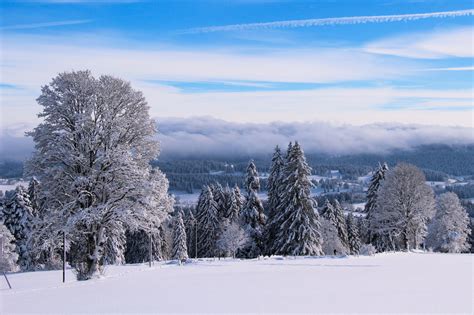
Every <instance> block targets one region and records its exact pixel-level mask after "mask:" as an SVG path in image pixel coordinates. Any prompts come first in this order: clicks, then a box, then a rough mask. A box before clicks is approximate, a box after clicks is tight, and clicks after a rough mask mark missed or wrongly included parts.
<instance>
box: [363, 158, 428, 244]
mask: <svg viewBox="0 0 474 315" xmlns="http://www.w3.org/2000/svg"><path fill="white" fill-rule="evenodd" d="M376 209H377V210H376V211H375V212H374V214H373V215H372V216H371V217H370V218H369V226H370V229H371V233H375V235H376V236H377V237H376V239H377V242H375V243H373V245H375V247H376V248H377V250H379V251H383V250H395V249H410V248H418V247H419V245H420V244H422V243H423V242H424V238H425V236H426V233H427V223H428V222H429V220H430V219H431V218H432V217H433V216H434V213H435V200H434V194H433V190H432V189H431V188H430V187H429V186H428V185H426V183H425V176H424V174H423V172H421V171H420V170H419V169H418V168H417V167H415V166H413V165H410V164H404V163H402V164H398V165H397V166H396V167H395V168H394V169H392V170H391V171H389V172H388V173H387V176H386V178H385V180H384V181H383V183H382V185H381V186H380V189H379V193H378V197H377V204H376Z"/></svg>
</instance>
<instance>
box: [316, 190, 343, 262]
mask: <svg viewBox="0 0 474 315" xmlns="http://www.w3.org/2000/svg"><path fill="white" fill-rule="evenodd" d="M321 217H323V218H324V219H326V220H327V221H328V222H330V223H331V224H332V225H334V228H335V231H336V232H337V233H336V234H335V235H334V236H331V237H336V238H337V239H338V240H331V242H332V243H334V245H333V246H334V248H335V249H336V250H337V252H338V253H339V254H341V253H343V254H347V253H349V244H348V243H349V241H348V236H347V226H346V221H345V217H344V212H343V210H342V206H341V205H340V204H339V202H338V201H337V200H335V201H334V204H332V203H331V202H330V201H329V200H328V199H326V202H325V204H324V206H323V208H322V210H321ZM326 231H330V229H329V228H327V227H326ZM327 233H329V232H327ZM331 233H332V232H331ZM325 239H326V242H327V241H328V240H327V235H326V237H325ZM339 244H340V245H339ZM325 248H326V250H328V246H326V247H325Z"/></svg>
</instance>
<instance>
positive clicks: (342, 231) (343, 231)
mask: <svg viewBox="0 0 474 315" xmlns="http://www.w3.org/2000/svg"><path fill="white" fill-rule="evenodd" d="M334 210H335V213H336V219H337V220H336V227H337V233H338V235H339V238H340V239H341V242H342V244H344V246H345V247H346V248H348V247H349V237H348V236H347V224H346V218H345V216H344V209H343V208H342V206H341V204H340V203H339V201H338V200H337V199H336V200H334Z"/></svg>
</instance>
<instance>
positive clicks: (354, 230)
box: [347, 213, 361, 255]
mask: <svg viewBox="0 0 474 315" xmlns="http://www.w3.org/2000/svg"><path fill="white" fill-rule="evenodd" d="M347 237H348V241H349V244H348V245H349V252H350V254H352V255H358V254H359V250H360V245H361V244H360V237H359V228H358V227H357V222H356V220H355V218H354V215H353V214H352V213H349V215H348V216H347Z"/></svg>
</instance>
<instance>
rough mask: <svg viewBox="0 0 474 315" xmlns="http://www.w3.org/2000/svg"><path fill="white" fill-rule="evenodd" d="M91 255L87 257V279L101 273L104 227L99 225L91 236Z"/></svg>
mask: <svg viewBox="0 0 474 315" xmlns="http://www.w3.org/2000/svg"><path fill="white" fill-rule="evenodd" d="M88 243H89V244H88V245H89V253H90V254H89V256H88V257H87V270H86V274H85V278H86V279H92V278H93V277H95V276H98V275H99V273H100V267H101V263H102V258H103V254H104V243H105V240H104V228H103V227H99V228H98V229H97V231H95V232H93V233H92V234H91V235H90V236H89V240H88Z"/></svg>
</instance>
